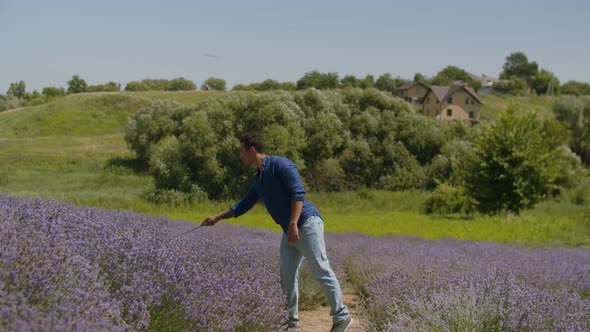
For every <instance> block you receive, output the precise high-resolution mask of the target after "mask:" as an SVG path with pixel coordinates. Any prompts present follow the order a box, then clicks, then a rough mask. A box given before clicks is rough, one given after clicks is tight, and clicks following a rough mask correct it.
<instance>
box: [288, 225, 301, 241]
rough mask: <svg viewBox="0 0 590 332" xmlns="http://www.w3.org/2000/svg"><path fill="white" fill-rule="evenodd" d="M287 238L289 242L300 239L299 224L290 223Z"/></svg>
mask: <svg viewBox="0 0 590 332" xmlns="http://www.w3.org/2000/svg"><path fill="white" fill-rule="evenodd" d="M287 240H288V241H289V243H295V242H297V240H299V229H298V228H297V224H295V223H293V224H289V228H288V229H287Z"/></svg>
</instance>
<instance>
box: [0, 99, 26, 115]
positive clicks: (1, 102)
mask: <svg viewBox="0 0 590 332" xmlns="http://www.w3.org/2000/svg"><path fill="white" fill-rule="evenodd" d="M22 105H23V100H22V99H19V98H17V97H15V96H2V95H0V112H2V111H6V110H10V109H14V108H18V107H21V106H22Z"/></svg>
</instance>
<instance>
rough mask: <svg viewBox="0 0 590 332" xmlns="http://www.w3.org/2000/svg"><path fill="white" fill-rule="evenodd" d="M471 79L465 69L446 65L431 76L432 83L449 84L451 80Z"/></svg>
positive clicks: (464, 80)
mask: <svg viewBox="0 0 590 332" xmlns="http://www.w3.org/2000/svg"><path fill="white" fill-rule="evenodd" d="M469 80H471V74H469V73H468V72H467V71H466V70H465V69H461V68H459V67H457V66H447V67H445V68H443V69H442V70H441V71H439V72H438V73H437V74H436V76H434V78H432V84H433V85H451V84H452V83H453V81H463V82H468V81H469Z"/></svg>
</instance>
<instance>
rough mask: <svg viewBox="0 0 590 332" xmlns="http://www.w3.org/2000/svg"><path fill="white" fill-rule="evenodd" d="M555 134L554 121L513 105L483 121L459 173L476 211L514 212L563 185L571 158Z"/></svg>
mask: <svg viewBox="0 0 590 332" xmlns="http://www.w3.org/2000/svg"><path fill="white" fill-rule="evenodd" d="M555 137H559V129H558V127H556V126H555V122H554V121H553V120H542V119H539V118H538V117H537V115H536V114H535V113H533V112H532V111H528V110H523V109H516V108H515V107H514V106H513V105H510V106H509V107H508V109H507V110H506V112H505V113H504V114H501V115H500V117H499V119H498V122H497V123H495V124H486V125H484V127H483V128H482V132H481V135H480V136H479V137H478V138H477V139H476V141H475V153H474V155H473V156H472V157H471V158H470V159H468V160H466V163H465V170H464V173H463V178H464V181H465V182H464V183H465V187H466V189H467V192H468V193H469V195H470V196H471V197H472V198H474V199H475V200H477V201H478V202H479V209H480V211H482V212H486V213H498V212H500V211H509V212H514V213H519V212H520V211H522V210H523V209H525V208H530V207H532V206H534V205H535V204H536V203H537V202H539V201H540V200H542V199H544V198H546V197H549V196H552V195H556V194H558V193H559V192H560V191H561V190H562V189H565V188H564V187H565V186H566V182H567V181H565V179H563V174H564V173H565V174H568V173H570V172H572V171H575V169H574V168H573V167H574V166H573V165H575V164H576V162H575V160H572V159H571V158H570V157H568V156H567V154H565V153H564V151H563V150H562V149H561V148H560V146H561V145H562V143H561V142H562V141H561V140H559V139H555ZM575 167H577V166H575Z"/></svg>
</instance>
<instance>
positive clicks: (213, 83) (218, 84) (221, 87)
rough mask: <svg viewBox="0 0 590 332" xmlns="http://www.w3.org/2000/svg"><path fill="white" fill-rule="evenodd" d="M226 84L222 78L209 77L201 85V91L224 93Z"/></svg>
mask: <svg viewBox="0 0 590 332" xmlns="http://www.w3.org/2000/svg"><path fill="white" fill-rule="evenodd" d="M226 85H227V83H226V82H225V80H224V79H223V78H216V77H209V78H208V79H207V80H205V82H203V84H202V85H201V90H209V91H225V90H226V89H227V87H226Z"/></svg>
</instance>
